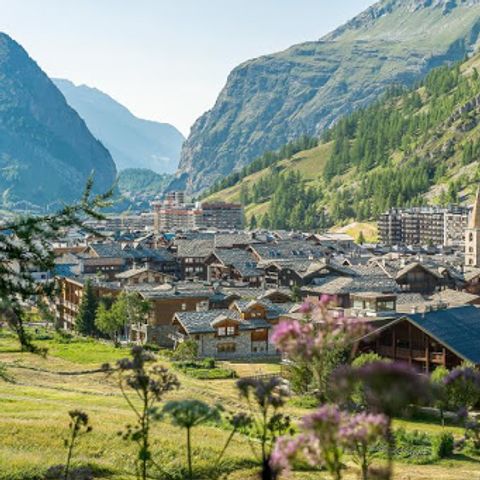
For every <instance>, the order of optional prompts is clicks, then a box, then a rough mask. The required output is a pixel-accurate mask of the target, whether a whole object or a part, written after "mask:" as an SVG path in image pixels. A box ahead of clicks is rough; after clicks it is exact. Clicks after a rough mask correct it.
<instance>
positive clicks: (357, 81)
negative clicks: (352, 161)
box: [172, 0, 480, 192]
mask: <svg viewBox="0 0 480 480" xmlns="http://www.w3.org/2000/svg"><path fill="white" fill-rule="evenodd" d="M479 33H480V1H479V0H465V1H462V0H385V1H382V2H379V3H377V4H375V5H374V6H372V7H370V8H369V9H367V10H366V11H365V12H363V13H362V14H360V15H359V16H357V17H356V18H354V19H353V20H351V21H350V22H348V23H347V24H345V25H344V26H342V27H340V28H339V29H337V30H336V31H334V32H332V33H330V34H328V35H326V36H325V37H323V38H322V39H320V40H319V41H315V42H308V43H304V44H300V45H295V46H293V47H291V48H289V49H288V50H285V51H283V52H280V53H276V54H272V55H267V56H264V57H260V58H257V59H254V60H250V61H247V62H245V63H243V64H242V65H240V66H238V67H237V68H235V69H234V70H233V71H232V72H231V74H230V75H229V77H228V80H227V83H226V85H225V87H224V89H223V90H222V92H221V93H220V95H219V97H218V99H217V101H216V103H215V105H214V107H213V108H212V109H211V110H210V111H208V112H206V113H205V114H204V115H203V116H202V117H200V118H199V119H198V120H197V121H196V123H195V124H194V126H193V128H192V131H191V134H190V136H189V138H188V140H187V141H186V142H185V144H184V147H183V150H182V155H181V160H180V166H179V171H178V173H177V178H176V180H175V182H174V184H172V185H174V186H175V187H176V188H178V187H182V186H186V188H187V189H188V190H189V191H190V192H198V191H200V190H202V189H203V188H205V187H207V186H209V185H211V183H212V182H213V181H214V180H215V179H216V178H218V177H219V176H222V175H225V174H228V173H229V172H231V171H232V170H234V169H237V168H239V167H242V166H244V165H245V164H248V163H249V162H250V161H251V160H253V159H254V158H255V157H256V156H258V155H259V154H261V153H263V152H264V151H265V150H269V149H275V148H278V147H279V146H280V145H282V144H284V143H286V142H288V141H289V140H292V139H295V138H297V137H298V136H300V135H302V134H304V133H306V134H309V135H316V134H318V133H320V132H321V131H322V130H324V129H325V128H326V127H328V126H330V125H332V124H333V123H334V122H335V121H336V120H337V119H338V118H340V117H341V116H343V115H345V114H347V113H349V112H350V111H352V110H353V109H355V108H358V107H360V106H363V105H366V104H368V103H370V102H372V101H373V100H374V99H376V98H378V96H379V94H380V93H381V92H382V91H384V89H385V88H386V87H387V86H388V85H390V84H393V83H402V84H406V85H409V84H412V83H413V82H414V81H415V80H417V79H419V78H421V77H423V76H424V75H425V74H426V73H427V72H428V71H430V70H431V69H432V68H433V67H436V66H438V65H441V64H443V63H446V62H450V61H457V60H460V59H462V58H463V57H464V56H465V55H466V54H467V53H469V52H471V51H473V50H474V48H475V46H476V43H477V41H478V38H479Z"/></svg>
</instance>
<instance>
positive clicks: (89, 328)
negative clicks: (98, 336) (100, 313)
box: [75, 280, 98, 335]
mask: <svg viewBox="0 0 480 480" xmlns="http://www.w3.org/2000/svg"><path fill="white" fill-rule="evenodd" d="M97 305H98V302H97V298H96V296H95V292H94V290H93V285H92V282H91V281H90V280H87V281H86V282H85V285H84V287H83V295H82V300H81V302H80V306H79V308H78V313H77V316H76V318H75V330H76V331H77V332H78V333H80V334H82V335H93V334H94V333H95V332H96V328H95V315H96V311H97Z"/></svg>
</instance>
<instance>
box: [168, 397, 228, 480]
mask: <svg viewBox="0 0 480 480" xmlns="http://www.w3.org/2000/svg"><path fill="white" fill-rule="evenodd" d="M163 413H164V414H165V415H167V416H169V417H170V418H171V419H172V422H173V424H174V425H176V426H177V427H180V428H184V429H185V430H186V433H187V463H188V477H189V479H190V480H193V465H192V444H191V430H192V428H194V427H197V426H199V425H202V424H203V423H206V422H212V421H213V422H219V421H220V410H219V408H218V407H210V406H209V405H208V404H206V403H204V402H201V401H200V400H182V401H170V402H167V403H166V405H165V406H164V407H163Z"/></svg>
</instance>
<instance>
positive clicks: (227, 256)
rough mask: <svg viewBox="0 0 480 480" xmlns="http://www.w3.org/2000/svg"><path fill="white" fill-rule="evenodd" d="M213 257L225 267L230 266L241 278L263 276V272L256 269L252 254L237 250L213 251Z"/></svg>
mask: <svg viewBox="0 0 480 480" xmlns="http://www.w3.org/2000/svg"><path fill="white" fill-rule="evenodd" d="M214 254H215V256H216V257H217V258H218V259H219V260H220V261H221V262H222V263H223V264H224V265H226V266H232V267H233V268H235V270H237V271H238V272H239V273H240V275H241V276H242V277H254V276H259V275H262V274H263V270H261V269H260V268H258V267H257V262H256V261H255V259H254V258H253V256H252V254H251V253H249V252H247V251H245V250H239V249H236V248H234V249H219V250H215V252H214Z"/></svg>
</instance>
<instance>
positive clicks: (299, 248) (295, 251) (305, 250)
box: [253, 240, 325, 260]
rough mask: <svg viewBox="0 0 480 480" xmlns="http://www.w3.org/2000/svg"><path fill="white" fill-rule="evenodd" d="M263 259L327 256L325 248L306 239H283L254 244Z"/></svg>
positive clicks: (317, 257)
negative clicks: (275, 241)
mask: <svg viewBox="0 0 480 480" xmlns="http://www.w3.org/2000/svg"><path fill="white" fill-rule="evenodd" d="M253 248H254V249H255V251H256V252H257V253H258V255H259V256H260V257H261V259H262V260H280V259H285V260H287V259H291V260H297V259H307V260H308V259H309V258H310V259H319V258H323V257H324V256H325V253H324V252H325V249H324V248H322V247H319V246H317V245H312V244H311V243H309V242H307V241H305V240H282V241H279V242H277V243H268V244H260V245H254V246H253Z"/></svg>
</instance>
